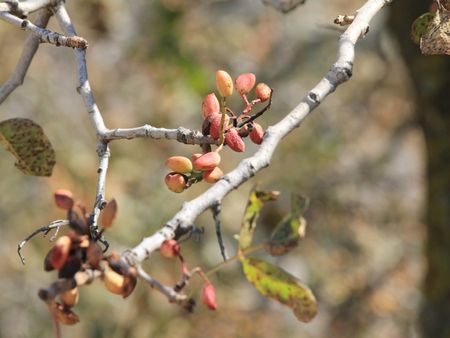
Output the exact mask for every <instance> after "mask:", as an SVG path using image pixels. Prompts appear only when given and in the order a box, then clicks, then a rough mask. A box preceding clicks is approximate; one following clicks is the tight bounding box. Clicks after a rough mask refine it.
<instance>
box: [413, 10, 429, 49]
mask: <svg viewBox="0 0 450 338" xmlns="http://www.w3.org/2000/svg"><path fill="white" fill-rule="evenodd" d="M434 15H435V13H431V12H427V13H425V14H422V15H421V16H419V17H418V18H417V19H416V20H414V22H413V24H412V25H411V39H412V40H413V42H414V43H415V44H417V45H420V38H421V37H422V35H423V34H424V33H425V31H426V30H427V27H428V25H429V24H430V22H431V21H432V20H433V18H434Z"/></svg>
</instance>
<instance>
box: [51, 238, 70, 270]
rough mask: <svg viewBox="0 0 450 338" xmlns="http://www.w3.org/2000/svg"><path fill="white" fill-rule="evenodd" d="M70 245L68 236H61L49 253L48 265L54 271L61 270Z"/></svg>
mask: <svg viewBox="0 0 450 338" xmlns="http://www.w3.org/2000/svg"><path fill="white" fill-rule="evenodd" d="M71 244H72V241H71V240H70V237H69V236H61V237H60V238H58V240H57V241H56V243H55V246H54V247H53V249H52V250H51V253H50V263H51V265H52V266H53V267H54V268H55V269H56V270H59V269H61V268H62V267H63V266H64V264H65V263H66V261H67V257H68V256H69V250H70V245H71Z"/></svg>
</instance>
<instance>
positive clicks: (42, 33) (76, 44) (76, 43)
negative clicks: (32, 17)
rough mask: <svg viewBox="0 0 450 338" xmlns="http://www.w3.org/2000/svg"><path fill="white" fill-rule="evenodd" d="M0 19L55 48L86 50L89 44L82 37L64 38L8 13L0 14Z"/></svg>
mask: <svg viewBox="0 0 450 338" xmlns="http://www.w3.org/2000/svg"><path fill="white" fill-rule="evenodd" d="M0 19H2V20H4V21H6V22H9V23H10V24H13V25H15V26H16V27H19V28H21V29H24V30H26V31H29V32H31V33H33V34H34V35H36V36H38V37H39V38H40V41H41V42H48V43H50V44H52V45H55V46H64V47H71V48H80V49H86V48H87V46H88V42H87V41H86V40H85V39H84V38H82V37H80V36H69V37H67V36H64V35H62V34H60V33H57V32H52V31H51V30H48V29H45V28H41V27H39V26H36V25H35V24H33V23H31V22H30V21H28V20H25V19H20V18H18V17H17V16H15V15H12V14H10V13H8V12H0Z"/></svg>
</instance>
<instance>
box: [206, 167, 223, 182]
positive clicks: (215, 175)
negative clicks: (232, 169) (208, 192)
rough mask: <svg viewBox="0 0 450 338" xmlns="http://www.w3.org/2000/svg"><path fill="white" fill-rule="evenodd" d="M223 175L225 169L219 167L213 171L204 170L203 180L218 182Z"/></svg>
mask: <svg viewBox="0 0 450 338" xmlns="http://www.w3.org/2000/svg"><path fill="white" fill-rule="evenodd" d="M222 176H223V171H222V170H221V169H220V168H219V167H215V168H214V169H213V170H211V171H204V172H203V180H204V181H205V182H208V183H216V182H217V181H218V180H220V179H221V178H222Z"/></svg>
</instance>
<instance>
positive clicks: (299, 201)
mask: <svg viewBox="0 0 450 338" xmlns="http://www.w3.org/2000/svg"><path fill="white" fill-rule="evenodd" d="M308 205H309V200H308V199H307V198H305V197H303V196H301V195H296V194H292V195H291V212H290V213H289V215H287V216H286V217H285V218H284V219H283V220H282V221H281V222H280V223H278V225H277V226H276V228H275V229H274V230H273V232H272V235H271V236H270V240H269V242H268V243H267V244H266V247H265V249H266V250H267V251H268V252H269V253H270V254H271V255H272V256H281V255H284V254H285V253H287V252H289V251H291V250H292V249H293V248H295V247H296V246H297V245H298V242H299V240H300V238H303V237H304V235H305V229H306V220H305V219H304V218H303V217H302V215H303V214H304V213H305V211H306V209H307V208H308Z"/></svg>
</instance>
